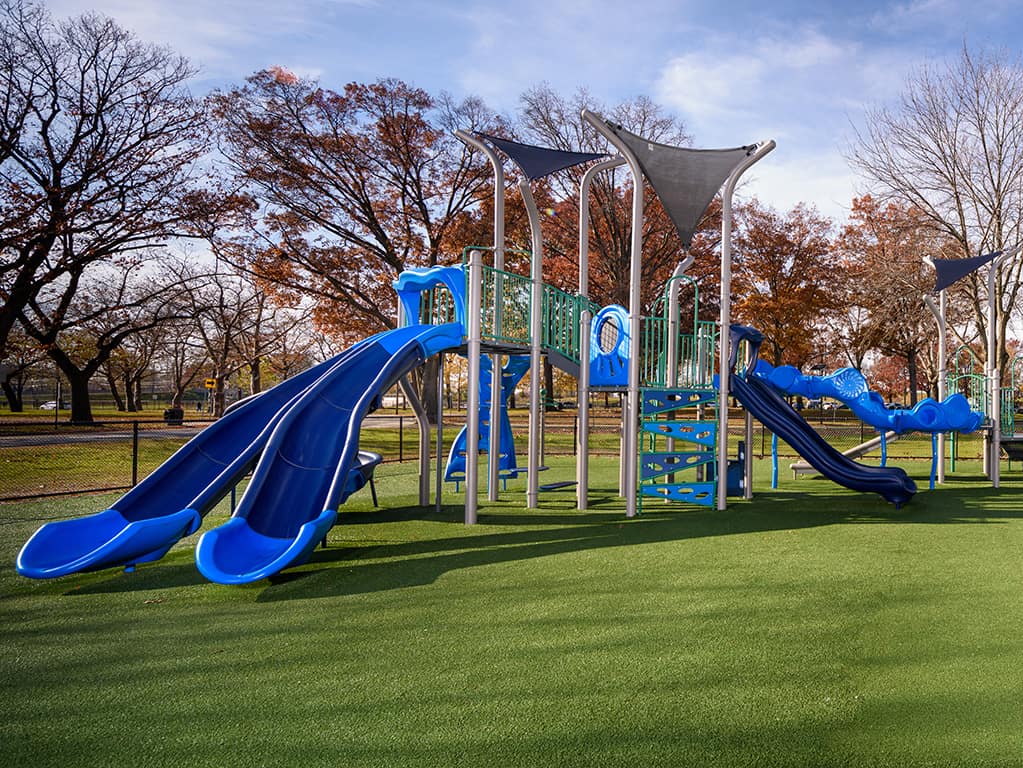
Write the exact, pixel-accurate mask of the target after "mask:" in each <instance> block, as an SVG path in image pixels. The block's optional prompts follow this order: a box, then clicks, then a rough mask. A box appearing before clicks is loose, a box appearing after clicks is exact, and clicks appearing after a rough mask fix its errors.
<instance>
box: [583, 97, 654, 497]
mask: <svg viewBox="0 0 1023 768" xmlns="http://www.w3.org/2000/svg"><path fill="white" fill-rule="evenodd" d="M582 119H583V120H585V121H586V122H587V123H589V124H590V125H592V126H593V127H594V128H595V129H596V130H597V132H598V133H600V135H601V136H603V137H604V138H606V139H607V140H608V141H609V142H610V143H611V145H612V146H614V147H615V148H616V149H617V150H618V152H619V153H620V154H621V156H622V157H623V158H625V161H626V162H627V163H628V164H629V170H630V171H631V172H632V179H633V184H632V240H631V243H630V250H631V257H630V261H629V336H630V338H629V349H630V354H629V389H628V392H629V394H628V400H627V403H626V404H627V406H628V413H627V414H623V416H624V417H625V418H626V419H627V421H626V423H625V424H624V425H623V426H624V432H623V440H624V446H623V455H622V463H623V464H624V473H623V475H622V479H623V485H624V486H625V487H624V488H623V489H622V490H623V491H624V492H625V514H626V516H627V517H635V516H636V513H637V511H638V499H637V493H638V487H637V486H638V483H637V481H636V474H637V472H636V470H637V467H636V462H637V460H638V454H639V436H638V434H637V431H638V429H639V405H640V399H639V355H640V339H639V336H640V331H641V330H642V318H641V317H640V311H641V309H642V307H641V304H640V302H641V298H642V295H641V289H642V285H641V282H642V278H643V171H642V169H641V168H640V167H639V161H638V160H637V159H636V156H635V155H634V154H633V153H632V151H631V150H630V149H629V148H628V147H627V146H626V145H625V144H624V143H623V142H622V141H621V140H620V139H619V138H618V137H617V136H616V135H615V133H614V131H612V130H610V129H609V128H608V127H607V125H606V124H605V123H604V121H603V120H602V119H601V118H600V117H599V116H598V115H595V114H594V113H592V112H590V111H589V110H587V109H584V110H583V111H582Z"/></svg>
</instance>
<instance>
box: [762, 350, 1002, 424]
mask: <svg viewBox="0 0 1023 768" xmlns="http://www.w3.org/2000/svg"><path fill="white" fill-rule="evenodd" d="M752 376H754V377H758V378H761V379H764V380H765V381H767V382H768V383H769V384H771V386H773V387H774V388H775V389H778V390H780V391H782V392H786V393H788V394H790V395H802V396H803V397H807V398H811V399H812V398H819V397H831V398H834V399H835V400H839V401H841V402H843V403H845V404H846V405H848V406H849V408H850V409H851V410H852V412H853V413H855V414H856V417H857V418H859V419H860V420H861V421H863V422H865V423H867V424H869V425H870V426H872V427H875V428H876V429H879V430H886V431H887V430H891V431H894V432H895V433H896V434H902V433H903V432H973V431H974V430H975V429H977V427H979V426H980V424H981V422H982V421H983V420H984V414H982V413H977V412H976V411H973V410H971V409H970V402H969V400H967V399H966V397H965V396H963V395H961V394H959V393H956V394H953V395H950V396H949V397H946V398H945V399H944V400H943V401H941V402H940V403H939V402H938V401H936V400H934V399H933V398H930V397H925V398H924V399H923V400H921V401H920V402H918V403H917V404H916V405H914V406H913V407H912V408H906V409H903V408H892V409H889V408H887V407H885V404H884V400H883V398H882V397H881V395H879V394H878V393H877V392H873V391H871V389H870V387H869V386H868V385H867V380H866V379H865V378H863V374H862V373H860V372H859V371H858V370H856V369H855V368H839V369H838V370H837V371H835V372H834V373H833V374H831V375H829V376H804V375H803V374H801V373H800V372H799V369H798V368H795V367H793V366H791V365H781V366H779V367H777V368H773V367H772V366H771V365H770V363H768V362H766V361H765V360H758V361H757V365H756V368H755V369H754V370H753V373H752Z"/></svg>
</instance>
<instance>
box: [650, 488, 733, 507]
mask: <svg viewBox="0 0 1023 768" xmlns="http://www.w3.org/2000/svg"><path fill="white" fill-rule="evenodd" d="M640 492H641V493H642V494H643V495H644V496H652V497H654V498H657V499H669V500H671V501H684V502H686V503H687V504H699V505H700V506H702V507H713V506H714V505H715V502H716V500H717V499H716V492H717V484H716V483H658V484H655V485H641V486H640Z"/></svg>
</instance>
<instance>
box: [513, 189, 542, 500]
mask: <svg viewBox="0 0 1023 768" xmlns="http://www.w3.org/2000/svg"><path fill="white" fill-rule="evenodd" d="M519 191H520V192H521V193H522V202H523V203H525V206H526V214H527V215H528V217H529V230H530V234H531V235H532V243H533V247H532V254H531V257H530V270H529V276H530V282H531V288H532V289H531V292H530V301H529V381H530V386H529V448H528V451H529V456H528V460H527V466H526V473H527V487H526V507H527V508H528V509H536V508H537V507H538V506H539V505H540V440H541V438H542V435H541V434H540V383H541V378H542V372H541V370H540V345H541V342H542V341H543V339H542V336H543V306H542V303H543V238H542V237H541V234H540V212H539V211H538V210H537V208H536V201H535V200H534V199H533V192H532V190H530V188H529V180H528V179H522V180H521V181H520V182H519Z"/></svg>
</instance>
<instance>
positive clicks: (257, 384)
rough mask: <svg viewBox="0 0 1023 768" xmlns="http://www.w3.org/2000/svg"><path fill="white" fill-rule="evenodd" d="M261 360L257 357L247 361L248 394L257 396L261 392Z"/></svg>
mask: <svg viewBox="0 0 1023 768" xmlns="http://www.w3.org/2000/svg"><path fill="white" fill-rule="evenodd" d="M262 363H263V358H262V357H257V358H255V359H254V360H250V361H249V394H250V395H258V394H259V393H260V392H262V391H263V372H262V370H261V369H262V367H263V366H262Z"/></svg>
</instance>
